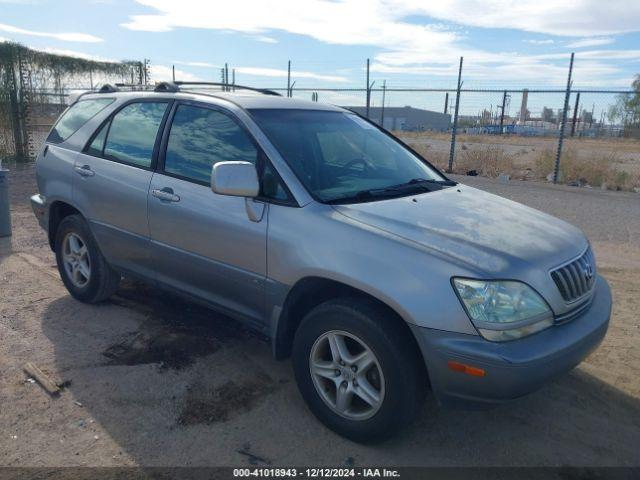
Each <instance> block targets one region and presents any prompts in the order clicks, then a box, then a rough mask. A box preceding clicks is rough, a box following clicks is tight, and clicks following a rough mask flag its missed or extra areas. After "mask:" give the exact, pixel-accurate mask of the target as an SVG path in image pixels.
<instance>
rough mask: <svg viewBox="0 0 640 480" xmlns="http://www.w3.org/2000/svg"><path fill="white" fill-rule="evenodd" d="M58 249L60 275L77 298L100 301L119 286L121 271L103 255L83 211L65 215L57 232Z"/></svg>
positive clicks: (56, 242) (90, 301)
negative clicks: (110, 264)
mask: <svg viewBox="0 0 640 480" xmlns="http://www.w3.org/2000/svg"><path fill="white" fill-rule="evenodd" d="M55 252H56V263H57V264H58V271H59V272H60V277H61V278H62V282H63V283H64V285H65V287H67V290H68V291H69V293H70V294H71V296H72V297H73V298H75V299H77V300H80V301H81V302H85V303H98V302H101V301H103V300H106V299H107V298H109V297H110V296H111V295H113V293H115V291H116V290H117V289H118V285H119V283H120V274H119V273H118V272H116V271H115V270H114V269H113V268H111V266H109V264H108V263H107V261H106V260H105V258H104V257H103V256H102V253H101V252H100V249H99V248H98V244H97V243H96V241H95V239H94V238H93V235H92V234H91V231H90V230H89V226H88V225H87V222H86V221H85V220H84V218H82V217H81V216H80V215H69V216H67V217H65V218H63V219H62V221H61V222H60V225H58V230H57V232H56V239H55Z"/></svg>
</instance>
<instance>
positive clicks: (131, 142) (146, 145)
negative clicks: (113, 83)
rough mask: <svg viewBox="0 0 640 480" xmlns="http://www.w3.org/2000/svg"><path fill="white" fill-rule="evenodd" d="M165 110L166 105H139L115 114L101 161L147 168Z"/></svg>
mask: <svg viewBox="0 0 640 480" xmlns="http://www.w3.org/2000/svg"><path fill="white" fill-rule="evenodd" d="M166 109H167V102H139V103H131V104H129V105H127V106H126V107H124V108H123V109H122V110H120V111H119V112H118V113H116V114H115V116H114V117H113V120H111V127H110V128H109V133H108V134H107V139H106V142H105V143H104V156H105V158H108V159H110V160H116V161H118V162H123V163H128V164H131V165H135V166H138V167H145V168H149V167H150V166H151V160H152V157H153V147H154V145H155V142H156V136H157V134H158V129H159V128H160V124H161V123H162V117H163V116H164V112H165V110H166ZM101 133H102V132H101ZM99 136H100V135H98V137H99ZM98 137H96V140H98ZM98 141H99V140H98ZM92 147H93V144H92ZM96 148H99V145H97V146H96Z"/></svg>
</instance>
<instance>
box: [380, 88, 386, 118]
mask: <svg viewBox="0 0 640 480" xmlns="http://www.w3.org/2000/svg"><path fill="white" fill-rule="evenodd" d="M386 93H387V81H386V80H383V81H382V110H381V111H380V126H381V127H382V128H384V102H385V99H386Z"/></svg>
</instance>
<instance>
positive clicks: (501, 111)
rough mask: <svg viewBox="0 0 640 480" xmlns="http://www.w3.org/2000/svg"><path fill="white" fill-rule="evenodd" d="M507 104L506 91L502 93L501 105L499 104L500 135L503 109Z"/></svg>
mask: <svg viewBox="0 0 640 480" xmlns="http://www.w3.org/2000/svg"><path fill="white" fill-rule="evenodd" d="M506 106H507V91H506V90H505V91H504V92H503V93H502V105H501V106H500V135H502V127H503V126H504V109H505V108H506Z"/></svg>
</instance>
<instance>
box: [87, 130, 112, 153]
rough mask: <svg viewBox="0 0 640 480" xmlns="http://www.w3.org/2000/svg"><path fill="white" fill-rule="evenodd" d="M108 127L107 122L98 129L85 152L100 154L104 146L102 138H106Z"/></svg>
mask: <svg viewBox="0 0 640 480" xmlns="http://www.w3.org/2000/svg"><path fill="white" fill-rule="evenodd" d="M108 129H109V124H108V123H107V124H105V125H103V127H102V128H101V129H100V132H98V134H97V135H96V136H95V137H94V139H93V141H92V142H91V145H89V148H87V153H88V154H89V155H96V156H101V155H102V150H103V148H104V140H105V138H107V130H108Z"/></svg>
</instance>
